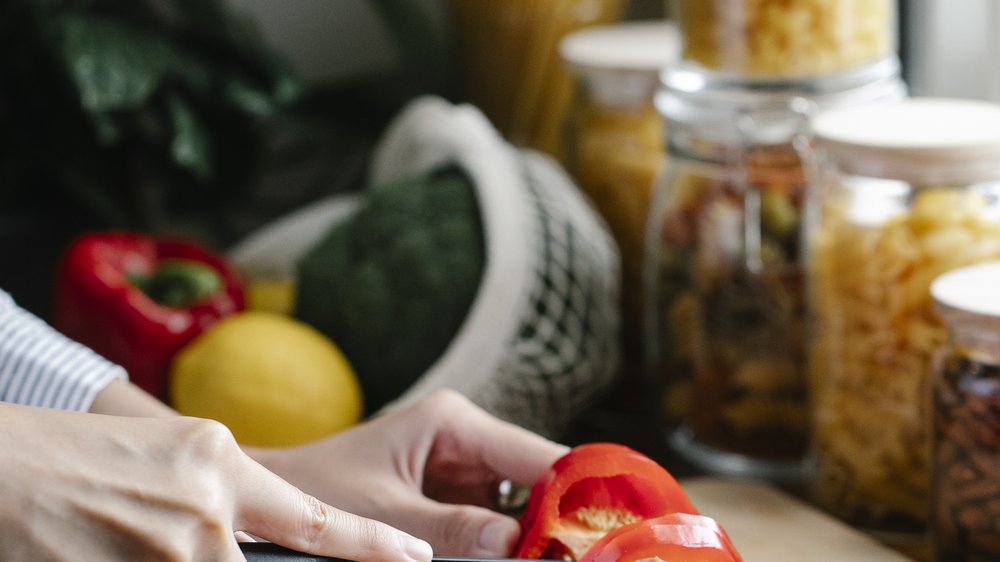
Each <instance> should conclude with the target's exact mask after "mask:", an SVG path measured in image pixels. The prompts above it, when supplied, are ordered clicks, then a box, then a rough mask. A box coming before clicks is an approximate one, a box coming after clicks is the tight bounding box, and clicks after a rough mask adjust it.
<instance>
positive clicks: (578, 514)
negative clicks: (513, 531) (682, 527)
mask: <svg viewBox="0 0 1000 562" xmlns="http://www.w3.org/2000/svg"><path fill="white" fill-rule="evenodd" d="M672 513H687V514H697V513H698V511H697V510H696V509H695V507H694V505H693V504H692V503H691V500H690V499H688V497H687V494H685V493H684V491H683V490H682V489H681V486H680V484H678V483H677V481H676V480H675V479H674V477H673V476H671V474H670V473H669V472H667V471H666V469H664V468H663V467H661V466H660V465H659V464H658V463H656V462H655V461H653V460H652V459H650V458H649V457H647V456H645V455H643V454H642V453H639V452H637V451H634V450H632V449H630V448H628V447H625V446H623V445H618V444H614V443H590V444H586V445H580V446H578V447H575V448H573V449H572V450H571V451H570V452H569V453H568V454H566V455H565V456H564V457H562V458H561V459H559V460H558V461H556V462H555V463H554V464H553V465H552V467H551V468H550V469H549V470H548V471H547V472H546V473H545V474H543V475H542V477H541V478H539V480H538V481H537V482H536V483H535V484H534V486H533V487H532V490H531V496H530V498H529V500H528V505H527V507H526V508H525V512H524V515H522V516H521V520H520V522H521V539H520V541H519V543H518V545H517V547H516V549H515V556H516V557H517V558H533V559H538V558H547V559H556V560H562V559H566V557H569V559H572V560H579V559H580V556H582V555H583V553H584V552H586V551H587V550H588V549H589V548H590V546H591V545H592V544H594V543H595V542H596V541H598V540H599V539H600V538H602V537H603V536H604V535H606V534H607V533H608V532H609V531H612V530H614V529H616V528H619V527H623V526H625V525H629V524H631V523H635V522H638V521H643V520H646V519H652V518H655V517H659V516H662V515H668V514H672Z"/></svg>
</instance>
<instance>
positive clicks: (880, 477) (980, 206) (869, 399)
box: [808, 99, 1000, 540]
mask: <svg viewBox="0 0 1000 562" xmlns="http://www.w3.org/2000/svg"><path fill="white" fill-rule="evenodd" d="M813 132H814V138H815V139H816V146H817V151H818V154H819V155H820V162H821V166H820V173H819V175H818V179H817V183H816V190H815V192H814V194H815V198H814V199H812V200H811V204H810V208H811V209H812V210H813V212H811V213H810V218H809V222H810V225H809V226H808V230H809V232H810V243H809V245H808V252H809V256H808V262H809V284H810V289H809V293H810V311H811V318H812V334H811V338H810V349H809V354H810V357H809V369H810V381H811V392H812V401H813V404H814V418H813V430H814V434H813V446H814V456H815V459H814V460H815V467H814V468H815V480H814V482H813V492H814V497H815V499H816V501H817V502H818V503H819V505H821V506H822V507H824V508H826V509H827V510H829V511H830V512H832V513H834V514H835V515H837V516H839V517H841V518H843V519H845V520H847V521H848V522H850V523H852V524H854V525H856V526H860V527H864V528H866V529H869V530H871V531H873V532H881V533H883V534H884V535H883V536H884V538H886V539H887V540H892V539H893V535H892V534H891V533H899V535H897V536H898V538H900V539H910V538H915V537H918V536H919V535H921V534H922V533H923V531H924V530H925V529H926V523H927V521H928V517H929V515H930V505H929V498H930V468H931V463H930V442H931V419H932V418H931V413H930V409H931V400H930V396H931V380H932V373H933V371H934V367H933V364H932V359H933V356H934V354H935V352H936V350H937V349H938V348H939V347H940V346H941V344H942V343H943V342H944V340H945V328H944V326H943V325H942V323H941V321H940V320H939V319H938V318H937V317H936V316H935V315H934V313H933V311H932V306H931V295H930V290H929V289H930V284H931V282H932V281H933V279H934V278H935V277H937V276H939V275H941V274H942V273H944V272H946V271H949V270H951V269H954V268H957V267H961V266H965V265H969V264H975V263H979V262H983V261H987V260H994V259H998V258H1000V107H997V106H994V105H991V104H987V103H984V102H973V101H961V100H941V99H912V100H906V101H904V102H900V103H897V104H888V105H886V104H874V105H870V106H866V107H861V108H854V109H846V110H835V111H828V112H825V113H823V114H820V115H819V116H817V117H816V119H815V120H814V121H813ZM812 203H815V205H813V204H812Z"/></svg>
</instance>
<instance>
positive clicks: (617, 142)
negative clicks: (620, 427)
mask: <svg viewBox="0 0 1000 562" xmlns="http://www.w3.org/2000/svg"><path fill="white" fill-rule="evenodd" d="M561 53H562V58H563V61H565V63H566V64H567V66H568V67H569V69H570V72H571V74H572V75H573V76H574V78H575V80H576V87H575V100H574V103H573V104H572V105H571V106H570V110H569V115H568V119H567V126H566V137H565V143H564V147H565V152H564V155H563V156H564V158H563V159H564V163H565V165H566V167H567V169H568V171H569V172H570V174H571V175H572V176H573V178H574V179H575V180H576V183H577V185H578V186H579V187H580V189H581V190H582V191H583V192H584V193H585V194H586V195H587V197H588V198H589V200H590V202H591V203H592V204H593V205H594V208H595V209H596V210H597V211H598V213H600V215H601V216H602V217H603V218H604V220H605V221H606V222H607V224H608V227H609V228H610V230H611V234H612V235H613V236H614V239H615V242H616V243H617V245H618V248H619V250H620V252H621V258H622V290H621V303H622V339H623V341H622V350H623V356H624V357H623V359H624V369H625V373H624V382H623V384H624V385H628V386H629V387H632V388H631V390H635V389H634V387H635V386H637V385H636V384H635V383H636V382H637V380H638V379H639V377H640V370H641V352H640V349H641V346H640V344H641V339H642V326H641V314H642V311H643V303H642V263H643V259H644V256H645V253H644V246H645V242H644V237H645V232H646V220H647V218H648V216H649V206H650V200H651V198H652V190H653V183H654V182H655V180H656V178H657V176H658V175H659V174H660V172H661V171H662V166H663V162H664V160H665V152H664V127H663V118H662V117H661V116H660V114H659V113H658V112H657V111H656V107H655V106H654V104H653V95H654V94H655V93H656V90H657V87H658V85H659V74H660V70H661V69H663V68H664V67H666V66H667V65H669V64H671V63H674V62H676V61H677V60H678V58H679V53H680V39H679V36H678V32H677V27H676V25H674V24H673V23H670V22H664V21H641V22H629V23H622V24H615V25H607V26H599V27H594V28H590V29H585V30H582V31H577V32H575V33H573V34H570V35H569V36H567V37H566V38H565V39H564V40H563V41H562V43H561Z"/></svg>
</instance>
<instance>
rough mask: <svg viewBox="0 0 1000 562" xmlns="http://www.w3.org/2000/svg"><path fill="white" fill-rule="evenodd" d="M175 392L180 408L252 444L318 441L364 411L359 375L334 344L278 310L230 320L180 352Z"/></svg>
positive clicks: (174, 375) (176, 361) (173, 384)
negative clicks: (277, 311) (208, 419)
mask: <svg viewBox="0 0 1000 562" xmlns="http://www.w3.org/2000/svg"><path fill="white" fill-rule="evenodd" d="M170 391H171V400H172V403H173V406H174V407H175V408H176V409H177V411H179V412H180V413H182V414H184V415H187V416H196V417H201V418H210V419H214V420H218V421H220V422H222V423H224V424H225V425H227V426H228V427H229V429H230V430H231V431H232V432H233V435H234V436H235V437H236V439H237V441H239V442H240V443H242V444H245V445H252V446H271V447H280V446H289V445H297V444H301V443H306V442H309V441H313V440H315V439H318V438H320V437H323V436H325V435H329V434H331V433H334V432H336V431H339V430H341V429H344V428H346V427H349V426H351V425H353V424H355V423H357V422H358V421H359V420H360V419H361V416H362V414H363V401H362V395H361V387H360V385H359V383H358V379H357V376H356V375H355V373H354V371H353V369H352V368H351V365H350V364H349V363H348V362H347V359H346V358H345V357H344V355H343V354H342V353H341V352H340V350H339V348H337V346H336V344H334V343H333V342H332V341H331V340H329V339H328V338H327V337H326V336H324V335H323V334H321V333H320V332H318V331H317V330H315V329H313V328H312V327H311V326H309V325H307V324H305V323H302V322H300V321H298V320H295V319H293V318H290V317H288V316H284V315H281V314H276V313H272V312H261V311H246V312H241V313H238V314H235V315H232V316H229V317H227V318H224V319H223V320H221V321H219V322H217V323H216V324H214V325H213V326H212V327H211V328H209V329H208V330H207V331H206V332H204V333H203V334H201V335H200V336H198V337H197V338H195V339H194V340H193V341H192V342H191V343H189V344H188V345H186V346H185V347H184V348H182V349H181V351H180V352H179V353H178V354H177V356H176V358H175V359H174V361H173V364H172V365H171V377H170Z"/></svg>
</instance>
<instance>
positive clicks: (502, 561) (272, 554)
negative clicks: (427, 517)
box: [240, 542, 557, 562]
mask: <svg viewBox="0 0 1000 562" xmlns="http://www.w3.org/2000/svg"><path fill="white" fill-rule="evenodd" d="M240 550H242V551H243V556H245V557H246V559H247V562H348V561H347V560H342V559H340V558H330V557H329V556H315V555H313V554H304V553H302V552H296V551H294V550H289V549H287V548H285V547H282V546H278V545H276V544H273V543H268V542H244V543H240ZM433 562H516V559H513V558H452V557H446V556H435V557H434V558H433ZM536 562H557V561H555V560H538V561H536Z"/></svg>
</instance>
